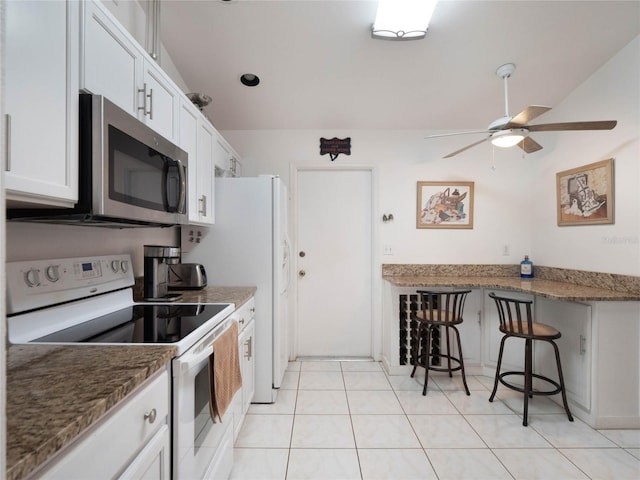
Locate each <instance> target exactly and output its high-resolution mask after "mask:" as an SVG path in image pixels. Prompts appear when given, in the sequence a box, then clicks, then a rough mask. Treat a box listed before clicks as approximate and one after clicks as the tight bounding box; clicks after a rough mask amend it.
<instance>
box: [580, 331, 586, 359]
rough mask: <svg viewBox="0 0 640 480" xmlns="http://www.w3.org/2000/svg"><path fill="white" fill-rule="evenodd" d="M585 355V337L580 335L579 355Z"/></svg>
mask: <svg viewBox="0 0 640 480" xmlns="http://www.w3.org/2000/svg"><path fill="white" fill-rule="evenodd" d="M585 353H587V337H585V336H584V335H580V355H584V354H585Z"/></svg>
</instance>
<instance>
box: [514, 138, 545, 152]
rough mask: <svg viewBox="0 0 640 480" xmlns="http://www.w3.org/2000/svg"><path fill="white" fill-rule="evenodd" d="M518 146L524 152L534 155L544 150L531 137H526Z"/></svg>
mask: <svg viewBox="0 0 640 480" xmlns="http://www.w3.org/2000/svg"><path fill="white" fill-rule="evenodd" d="M518 146H519V147H520V148H521V149H522V150H524V152H525V153H533V152H537V151H538V150H542V145H540V144H539V143H538V142H536V141H535V140H534V139H533V138H531V137H524V138H523V139H522V141H521V142H520V143H518Z"/></svg>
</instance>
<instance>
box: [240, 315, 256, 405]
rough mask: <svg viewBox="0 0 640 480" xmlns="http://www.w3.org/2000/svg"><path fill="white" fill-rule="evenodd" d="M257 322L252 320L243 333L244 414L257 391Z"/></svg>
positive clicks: (241, 352) (241, 350)
mask: <svg viewBox="0 0 640 480" xmlns="http://www.w3.org/2000/svg"><path fill="white" fill-rule="evenodd" d="M254 336H255V322H254V321H253V320H252V321H251V322H250V323H249V325H247V327H246V328H245V329H244V331H243V332H242V337H241V342H240V345H241V349H240V355H242V358H241V359H240V362H241V365H242V412H243V413H244V414H246V413H247V410H249V406H250V405H251V401H252V400H253V393H254V391H255V383H254V378H255V355H254V354H255V342H254Z"/></svg>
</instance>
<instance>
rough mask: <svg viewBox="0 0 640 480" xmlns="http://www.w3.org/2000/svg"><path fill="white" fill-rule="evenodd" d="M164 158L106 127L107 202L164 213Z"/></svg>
mask: <svg viewBox="0 0 640 480" xmlns="http://www.w3.org/2000/svg"><path fill="white" fill-rule="evenodd" d="M166 164H167V162H166V157H164V156H163V155H161V154H160V153H158V152H157V151H155V150H153V149H152V148H149V147H148V146H147V145H144V144H143V143H141V142H139V141H137V140H136V139H134V138H132V137H130V136H129V135H127V134H125V133H124V132H122V131H120V130H118V129H117V128H115V127H113V126H109V198H111V199H112V200H116V201H118V202H122V203H126V204H129V205H135V206H139V207H143V208H148V209H152V210H158V211H161V212H166V211H167V207H166V202H165V200H164V198H165V188H166V186H165V185H166V173H165V172H166Z"/></svg>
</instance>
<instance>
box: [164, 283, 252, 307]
mask: <svg viewBox="0 0 640 480" xmlns="http://www.w3.org/2000/svg"><path fill="white" fill-rule="evenodd" d="M256 290H257V289H256V287H205V288H203V289H202V290H182V291H180V292H179V293H182V297H181V298H179V299H178V300H176V302H177V303H233V304H234V305H235V307H236V308H240V307H241V306H242V305H243V304H244V303H246V302H247V301H248V300H249V299H250V298H251V297H253V296H254V295H255V293H256ZM172 293H173V292H172Z"/></svg>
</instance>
